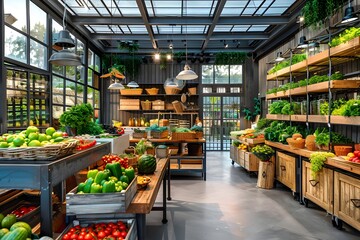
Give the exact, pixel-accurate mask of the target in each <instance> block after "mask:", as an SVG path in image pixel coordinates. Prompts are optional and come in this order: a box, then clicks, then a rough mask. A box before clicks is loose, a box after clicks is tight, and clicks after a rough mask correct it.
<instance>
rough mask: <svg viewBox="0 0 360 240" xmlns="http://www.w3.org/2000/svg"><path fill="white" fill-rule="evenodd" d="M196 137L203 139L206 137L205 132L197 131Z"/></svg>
mask: <svg viewBox="0 0 360 240" xmlns="http://www.w3.org/2000/svg"><path fill="white" fill-rule="evenodd" d="M195 138H197V139H203V138H204V133H203V132H195Z"/></svg>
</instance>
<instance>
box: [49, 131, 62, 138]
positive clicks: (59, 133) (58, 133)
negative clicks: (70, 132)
mask: <svg viewBox="0 0 360 240" xmlns="http://www.w3.org/2000/svg"><path fill="white" fill-rule="evenodd" d="M62 136H63V133H62V132H54V133H53V135H52V138H53V139H55V138H58V137H62Z"/></svg>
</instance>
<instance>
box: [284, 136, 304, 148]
mask: <svg viewBox="0 0 360 240" xmlns="http://www.w3.org/2000/svg"><path fill="white" fill-rule="evenodd" d="M286 141H287V142H288V144H289V146H290V148H291V149H297V148H298V149H303V148H305V139H303V138H302V139H299V140H294V139H293V138H287V139H286Z"/></svg>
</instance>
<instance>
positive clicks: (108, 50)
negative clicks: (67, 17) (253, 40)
mask: <svg viewBox="0 0 360 240" xmlns="http://www.w3.org/2000/svg"><path fill="white" fill-rule="evenodd" d="M177 50H179V49H177ZM181 50H183V51H184V50H185V49H181ZM234 51H240V52H252V51H254V48H252V47H238V48H227V49H224V48H207V49H206V50H205V51H201V49H199V48H188V52H190V53H216V52H234ZM104 53H124V54H127V53H128V52H126V51H122V50H120V49H119V48H117V47H107V48H105V51H104ZM154 53H155V51H154V49H152V48H140V49H139V51H138V52H137V54H139V55H143V54H154Z"/></svg>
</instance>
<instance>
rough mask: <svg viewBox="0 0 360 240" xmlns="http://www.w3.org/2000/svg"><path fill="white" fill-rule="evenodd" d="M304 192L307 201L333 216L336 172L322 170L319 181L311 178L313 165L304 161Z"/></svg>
mask: <svg viewBox="0 0 360 240" xmlns="http://www.w3.org/2000/svg"><path fill="white" fill-rule="evenodd" d="M302 171H303V173H302V174H303V175H302V176H303V177H302V191H303V196H304V197H305V198H306V199H309V200H311V201H312V202H313V203H315V204H316V205H318V206H320V207H321V208H323V209H324V210H325V211H327V212H328V213H330V214H333V190H334V187H333V179H334V171H333V170H331V169H329V168H323V169H321V170H320V171H319V172H318V174H317V179H313V178H312V176H311V163H309V162H305V161H303V169H302Z"/></svg>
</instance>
